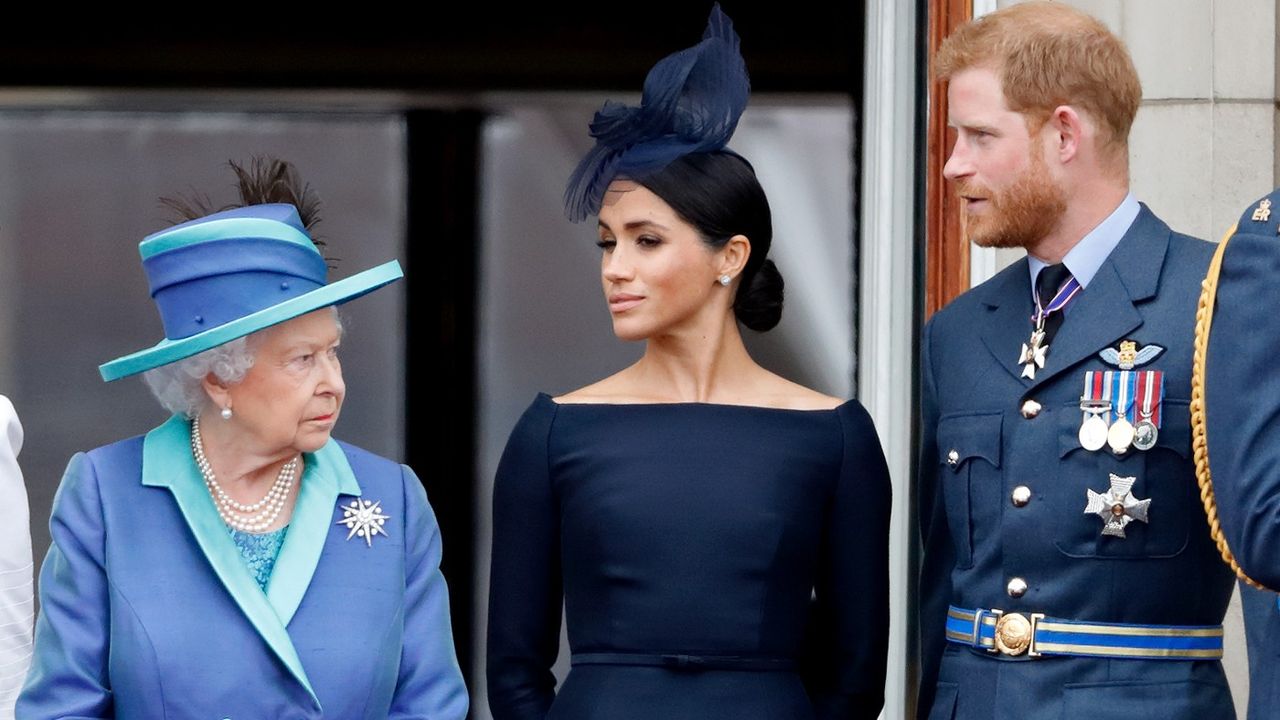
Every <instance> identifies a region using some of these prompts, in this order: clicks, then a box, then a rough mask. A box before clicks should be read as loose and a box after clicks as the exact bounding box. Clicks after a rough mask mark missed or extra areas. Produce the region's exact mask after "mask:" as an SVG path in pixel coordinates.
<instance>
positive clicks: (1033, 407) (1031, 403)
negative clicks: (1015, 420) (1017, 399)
mask: <svg viewBox="0 0 1280 720" xmlns="http://www.w3.org/2000/svg"><path fill="white" fill-rule="evenodd" d="M1039 414H1040V403H1038V402H1036V401H1035V400H1028V401H1026V402H1024V403H1022V417H1024V418H1026V419H1028V420H1030V419H1031V418H1033V417H1035V416H1037V415H1039Z"/></svg>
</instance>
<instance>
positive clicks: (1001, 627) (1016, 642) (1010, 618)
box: [991, 608, 1044, 657]
mask: <svg viewBox="0 0 1280 720" xmlns="http://www.w3.org/2000/svg"><path fill="white" fill-rule="evenodd" d="M991 612H992V614H994V615H996V617H997V619H996V629H995V644H996V647H995V649H996V652H1000V653H1004V654H1005V655H1009V656H1011V657H1017V656H1018V655H1021V654H1023V653H1027V657H1040V653H1038V652H1036V649H1035V638H1036V626H1037V625H1039V623H1040V620H1041V619H1042V618H1044V613H1030V614H1028V615H1024V614H1022V613H1007V612H1004V611H1002V610H996V609H994V608H993V609H992V611H991Z"/></svg>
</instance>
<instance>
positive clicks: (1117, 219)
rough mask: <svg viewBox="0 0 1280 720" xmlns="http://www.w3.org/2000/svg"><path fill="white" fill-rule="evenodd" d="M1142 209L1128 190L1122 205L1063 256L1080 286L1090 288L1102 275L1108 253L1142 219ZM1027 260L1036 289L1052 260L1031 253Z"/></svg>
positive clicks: (1032, 283) (1121, 202) (1032, 284)
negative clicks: (1091, 283)
mask: <svg viewBox="0 0 1280 720" xmlns="http://www.w3.org/2000/svg"><path fill="white" fill-rule="evenodd" d="M1141 209H1142V208H1141V206H1140V205H1138V201H1137V199H1136V198H1134V197H1133V193H1126V194H1125V196H1124V200H1121V201H1120V205H1119V207H1117V208H1116V209H1115V210H1113V211H1112V212H1111V214H1110V215H1108V216H1107V218H1106V219H1105V220H1103V221H1102V222H1100V223H1098V226H1097V227H1095V228H1094V229H1093V230H1091V231H1089V234H1088V235H1085V236H1084V237H1082V238H1080V242H1078V243H1076V244H1075V247H1073V248H1071V250H1070V251H1068V252H1067V255H1066V257H1064V258H1062V262H1063V263H1064V264H1065V265H1066V266H1067V269H1068V270H1070V271H1071V276H1072V277H1074V278H1075V279H1076V280H1077V281H1078V282H1079V283H1080V287H1085V288H1087V287H1089V282H1090V281H1091V280H1093V276H1094V275H1097V274H1098V268H1100V267H1102V263H1103V262H1105V261H1106V259H1107V256H1108V255H1110V254H1111V251H1112V250H1115V249H1116V245H1119V244H1120V238H1122V237H1124V234H1125V233H1127V232H1129V227H1130V226H1132V225H1133V221H1134V220H1136V219H1137V218H1138V212H1139V211H1140V210H1141ZM1027 261H1028V263H1027V267H1028V269H1029V270H1030V271H1031V287H1033V288H1034V287H1035V286H1036V277H1037V276H1039V275H1040V271H1041V270H1043V269H1044V268H1045V267H1047V265H1048V263H1045V262H1044V261H1042V260H1038V259H1036V258H1035V257H1033V256H1031V255H1028V256H1027Z"/></svg>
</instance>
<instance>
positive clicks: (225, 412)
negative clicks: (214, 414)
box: [219, 406, 231, 420]
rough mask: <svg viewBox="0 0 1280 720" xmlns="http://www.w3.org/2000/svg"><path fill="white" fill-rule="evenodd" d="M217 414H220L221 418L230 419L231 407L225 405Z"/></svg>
mask: <svg viewBox="0 0 1280 720" xmlns="http://www.w3.org/2000/svg"><path fill="white" fill-rule="evenodd" d="M219 414H220V415H222V419H223V420H230V419H231V407H230V406H227V407H224V408H222V412H221V413H219Z"/></svg>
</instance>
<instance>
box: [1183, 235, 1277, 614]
mask: <svg viewBox="0 0 1280 720" xmlns="http://www.w3.org/2000/svg"><path fill="white" fill-rule="evenodd" d="M1235 232H1236V228H1235V226H1232V228H1231V229H1230V230H1228V231H1227V235H1226V237H1224V238H1222V242H1220V243H1218V249H1217V251H1216V252H1214V254H1213V261H1212V262H1210V263H1209V272H1208V274H1207V275H1205V278H1204V282H1202V283H1201V285H1200V288H1201V289H1200V304H1199V305H1198V306H1197V308H1196V339H1195V344H1194V348H1195V352H1194V355H1193V356H1192V362H1191V450H1192V454H1193V456H1194V458H1195V462H1196V482H1197V483H1199V484H1200V501H1201V502H1202V503H1204V514H1205V517H1206V518H1207V519H1208V520H1209V534H1210V535H1211V536H1212V537H1213V541H1214V542H1215V543H1217V545H1218V552H1219V553H1221V554H1222V560H1223V561H1224V562H1225V563H1226V564H1227V565H1228V566H1230V567H1231V570H1232V571H1233V572H1235V574H1236V576H1237V577H1239V578H1240V579H1241V580H1243V581H1245V582H1246V583H1248V584H1250V585H1252V586H1253V587H1256V588H1258V589H1259V590H1266V589H1267V588H1265V587H1263V585H1262V584H1261V583H1259V582H1258V581H1257V580H1254V579H1253V578H1251V577H1249V576H1248V575H1247V574H1245V571H1244V568H1241V567H1240V563H1238V562H1236V556H1235V555H1233V554H1232V553H1231V548H1229V547H1227V538H1226V536H1225V535H1223V533H1222V525H1221V523H1219V522H1218V500H1217V498H1216V497H1215V496H1214V494H1213V477H1212V476H1211V475H1210V473H1209V441H1208V436H1207V434H1206V428H1205V417H1204V396H1205V393H1204V366H1205V355H1206V354H1207V352H1208V349H1209V331H1210V329H1211V328H1212V326H1213V305H1214V301H1215V300H1216V299H1217V296H1218V275H1219V273H1221V272H1222V254H1223V253H1224V252H1225V251H1226V249H1227V241H1228V240H1229V239H1230V238H1231V236H1232V235H1234V234H1235Z"/></svg>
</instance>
